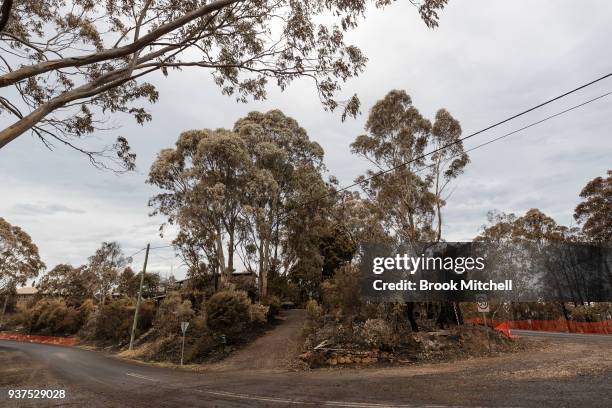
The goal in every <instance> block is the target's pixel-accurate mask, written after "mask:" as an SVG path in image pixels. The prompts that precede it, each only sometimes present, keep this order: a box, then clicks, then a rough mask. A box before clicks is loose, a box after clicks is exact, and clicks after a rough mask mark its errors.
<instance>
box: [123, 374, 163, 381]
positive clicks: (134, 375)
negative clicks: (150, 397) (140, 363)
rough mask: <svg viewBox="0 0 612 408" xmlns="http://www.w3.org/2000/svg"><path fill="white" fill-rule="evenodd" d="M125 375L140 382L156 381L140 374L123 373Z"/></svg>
mask: <svg viewBox="0 0 612 408" xmlns="http://www.w3.org/2000/svg"><path fill="white" fill-rule="evenodd" d="M125 375H129V376H130V377H136V378H140V379H142V380H148V381H158V380H156V379H155V378H151V377H146V376H144V375H140V374H135V373H125Z"/></svg>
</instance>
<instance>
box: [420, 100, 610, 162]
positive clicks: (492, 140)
mask: <svg viewBox="0 0 612 408" xmlns="http://www.w3.org/2000/svg"><path fill="white" fill-rule="evenodd" d="M609 95H612V91H610V92H606V93H604V94H601V95H599V96H596V97H595V98H592V99H589V100H587V101H585V102H582V103H580V104H578V105H574V106H572V107H570V108H567V109H564V110H562V111H560V112H557V113H555V114H553V115H550V116H546V117H545V118H543V119H540V120H538V121H536V122H532V123H530V124H528V125H526V126H523V127H521V128H518V129H515V130H513V131H512V132H509V133H506V134H503V135H501V136H498V137H495V138H493V139H490V140H487V141H486V142H484V143H481V144H479V145H476V146H474V147H471V148H469V149H467V150H465V153H469V152H472V151H474V150H476V149H480V148H481V147H484V146H487V145H490V144H491V143H494V142H497V141H499V140H502V139H505V138H506V137H508V136H512V135H515V134H517V133H519V132H522V131H523V130H526V129H529V128H531V127H534V126H536V125H539V124H540V123H543V122H546V121H549V120H551V119H554V118H556V117H558V116H561V115H563V114H566V113H568V112H571V111H573V110H576V109H578V108H581V107H583V106H585V105H588V104H590V103H592V102H595V101H598V100H599V99H602V98H605V97H606V96H609ZM459 156H460V154H456V155H453V156H451V157H449V158H448V159H447V160H445V163H447V162H448V161H449V160H450V159H454V158H456V157H459ZM433 166H434V164H429V165H427V166H424V167H421V168H420V169H417V170H415V173H418V172H421V171H423V170H425V169H428V168H430V167H433Z"/></svg>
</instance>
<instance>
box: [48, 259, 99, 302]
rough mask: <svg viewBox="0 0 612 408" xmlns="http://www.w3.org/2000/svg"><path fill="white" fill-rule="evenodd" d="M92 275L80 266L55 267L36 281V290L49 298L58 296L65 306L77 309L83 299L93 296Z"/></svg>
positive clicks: (61, 265)
mask: <svg viewBox="0 0 612 408" xmlns="http://www.w3.org/2000/svg"><path fill="white" fill-rule="evenodd" d="M92 278H93V276H92V274H91V272H90V270H89V269H88V268H87V267H86V266H84V265H82V266H79V267H74V266H72V265H70V264H59V265H55V266H54V267H53V269H51V270H50V271H49V272H47V273H46V274H45V275H44V276H43V277H42V278H40V280H39V281H38V285H37V287H38V290H39V291H40V292H41V293H44V294H45V295H49V296H60V297H62V298H64V299H65V300H66V304H68V305H70V306H74V307H78V306H80V305H81V303H83V301H84V300H85V299H88V298H90V297H92V296H93V293H92V289H93V288H92V285H91V282H92Z"/></svg>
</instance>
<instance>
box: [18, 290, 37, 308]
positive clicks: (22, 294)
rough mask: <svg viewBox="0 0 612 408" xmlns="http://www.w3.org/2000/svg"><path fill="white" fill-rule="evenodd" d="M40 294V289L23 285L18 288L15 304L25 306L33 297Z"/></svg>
mask: <svg viewBox="0 0 612 408" xmlns="http://www.w3.org/2000/svg"><path fill="white" fill-rule="evenodd" d="M37 294H38V289H36V288H35V287H33V286H23V287H21V288H17V289H16V294H15V306H17V307H20V306H25V305H26V304H27V303H28V302H29V301H30V300H31V299H34V297H35V296H36V295H37Z"/></svg>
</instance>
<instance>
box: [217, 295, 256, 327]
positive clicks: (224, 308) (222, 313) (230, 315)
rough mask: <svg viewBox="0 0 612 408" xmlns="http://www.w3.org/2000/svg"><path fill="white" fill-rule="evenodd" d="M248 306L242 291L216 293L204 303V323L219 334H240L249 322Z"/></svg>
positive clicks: (247, 298) (246, 296)
mask: <svg viewBox="0 0 612 408" xmlns="http://www.w3.org/2000/svg"><path fill="white" fill-rule="evenodd" d="M250 306H251V302H250V300H249V297H248V295H247V294H246V292H244V291H240V290H238V291H234V290H224V291H220V292H217V293H215V294H214V295H213V296H211V298H210V299H208V301H207V302H206V323H207V324H208V327H209V328H210V329H212V330H214V331H217V332H219V333H221V334H236V333H240V332H241V331H243V330H244V329H245V328H246V327H247V326H248V324H249V323H250V321H251V317H250Z"/></svg>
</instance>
